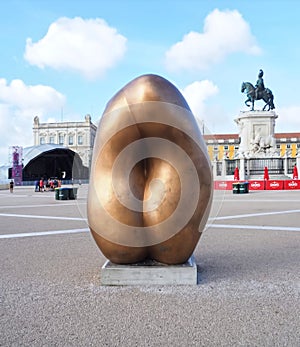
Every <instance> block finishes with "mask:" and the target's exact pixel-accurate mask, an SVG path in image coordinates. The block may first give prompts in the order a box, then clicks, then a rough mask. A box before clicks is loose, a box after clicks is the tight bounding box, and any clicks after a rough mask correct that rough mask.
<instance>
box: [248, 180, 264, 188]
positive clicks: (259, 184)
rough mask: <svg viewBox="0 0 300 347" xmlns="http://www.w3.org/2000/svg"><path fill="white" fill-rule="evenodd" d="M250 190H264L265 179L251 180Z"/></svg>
mask: <svg viewBox="0 0 300 347" xmlns="http://www.w3.org/2000/svg"><path fill="white" fill-rule="evenodd" d="M248 187H249V190H264V189H265V181H263V180H259V181H249V186H248Z"/></svg>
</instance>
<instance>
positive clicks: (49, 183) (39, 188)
mask: <svg viewBox="0 0 300 347" xmlns="http://www.w3.org/2000/svg"><path fill="white" fill-rule="evenodd" d="M60 186H61V181H60V180H58V179H56V178H54V179H51V178H49V179H48V180H46V179H43V178H41V179H40V180H37V181H35V191H36V192H47V191H49V190H51V191H53V190H54V189H55V188H57V187H60Z"/></svg>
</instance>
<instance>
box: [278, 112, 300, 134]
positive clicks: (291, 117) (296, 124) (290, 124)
mask: <svg viewBox="0 0 300 347" xmlns="http://www.w3.org/2000/svg"><path fill="white" fill-rule="evenodd" d="M275 111H276V114H278V118H277V120H276V126H275V132H277V133H278V132H291V131H294V132H299V129H300V106H287V107H281V108H279V109H278V110H276V109H275ZM293 129H294V130H293Z"/></svg>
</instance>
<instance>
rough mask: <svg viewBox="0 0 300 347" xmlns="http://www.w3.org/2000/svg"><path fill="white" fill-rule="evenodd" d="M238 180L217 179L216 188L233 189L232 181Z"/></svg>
mask: <svg viewBox="0 0 300 347" xmlns="http://www.w3.org/2000/svg"><path fill="white" fill-rule="evenodd" d="M234 182H237V181H215V184H214V188H215V189H217V190H232V183H234Z"/></svg>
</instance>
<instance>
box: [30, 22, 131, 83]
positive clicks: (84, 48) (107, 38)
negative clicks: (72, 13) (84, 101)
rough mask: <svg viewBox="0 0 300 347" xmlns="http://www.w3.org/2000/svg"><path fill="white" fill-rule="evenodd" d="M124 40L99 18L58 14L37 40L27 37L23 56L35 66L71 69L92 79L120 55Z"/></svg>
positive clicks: (122, 54) (123, 49) (112, 63)
mask: <svg viewBox="0 0 300 347" xmlns="http://www.w3.org/2000/svg"><path fill="white" fill-rule="evenodd" d="M126 41H127V39H126V38H125V37H124V36H122V35H120V34H118V32H117V30H116V29H115V28H112V27H110V26H108V25H107V23H106V22H105V21H104V20H102V19H100V18H97V19H82V18H80V17H76V18H73V19H71V18H66V17H62V18H59V19H58V20H57V21H56V22H54V23H52V24H51V25H50V27H49V29H48V32H47V34H46V35H45V36H44V37H43V38H42V39H41V40H39V41H38V42H36V43H33V42H32V39H31V38H28V39H27V41H26V51H25V54H24V57H25V59H26V60H27V61H28V62H29V63H30V64H32V65H36V66H38V67H39V68H45V67H46V66H49V67H52V68H54V69H57V70H73V71H76V72H79V73H80V74H82V75H83V76H85V77H86V78H88V79H96V78H97V77H101V76H102V75H103V74H104V73H105V72H106V71H107V70H108V69H109V68H111V67H113V66H114V65H115V64H116V63H117V62H118V61H119V60H120V59H121V58H122V57H123V56H124V54H125V51H126Z"/></svg>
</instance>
